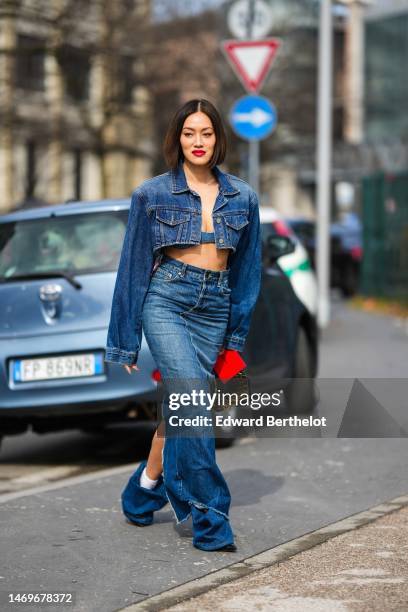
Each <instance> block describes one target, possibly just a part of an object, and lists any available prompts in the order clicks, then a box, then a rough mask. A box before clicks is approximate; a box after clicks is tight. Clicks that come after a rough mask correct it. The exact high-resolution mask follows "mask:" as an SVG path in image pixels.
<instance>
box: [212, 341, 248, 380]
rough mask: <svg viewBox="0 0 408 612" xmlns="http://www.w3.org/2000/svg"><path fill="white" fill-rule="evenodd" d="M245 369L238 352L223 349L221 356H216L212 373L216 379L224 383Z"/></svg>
mask: <svg viewBox="0 0 408 612" xmlns="http://www.w3.org/2000/svg"><path fill="white" fill-rule="evenodd" d="M245 368H246V363H245V361H244V360H243V359H242V357H241V355H240V354H239V352H238V351H235V350H233V349H225V351H224V352H223V353H222V354H221V355H218V359H217V361H216V362H215V365H214V372H215V373H216V374H217V376H218V378H219V379H220V380H221V381H222V382H223V383H225V382H228V381H229V380H230V379H231V378H233V377H234V376H235V375H236V374H238V372H241V370H243V369H245Z"/></svg>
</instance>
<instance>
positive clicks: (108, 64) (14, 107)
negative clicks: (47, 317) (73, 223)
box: [0, 0, 153, 213]
mask: <svg viewBox="0 0 408 612" xmlns="http://www.w3.org/2000/svg"><path fill="white" fill-rule="evenodd" d="M148 21H149V0H146V1H145V0H137V1H136V0H131V1H130V2H129V0H118V1H117V2H109V0H90V1H89V2H80V1H79V0H3V2H2V3H1V6H0V176H1V181H0V213H4V212H7V211H9V210H12V209H14V208H17V207H20V206H22V205H29V204H30V203H31V204H32V203H35V202H36V201H37V200H39V201H41V202H44V203H57V202H62V201H65V200H67V199H87V200H92V199H99V198H104V197H123V196H128V195H129V194H130V193H131V191H132V189H133V188H134V186H135V184H137V183H138V182H140V181H141V180H143V179H144V178H146V177H148V176H149V175H150V173H151V165H152V159H153V148H152V135H151V131H150V127H151V117H150V114H151V110H150V109H151V100H150V95H149V92H148V90H147V88H146V83H145V80H146V75H145V66H144V60H143V58H144V51H143V47H144V44H145V43H146V41H145V38H144V37H145V36H146V32H147V31H148V28H146V25H147V23H148Z"/></svg>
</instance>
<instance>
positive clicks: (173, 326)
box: [142, 255, 234, 550]
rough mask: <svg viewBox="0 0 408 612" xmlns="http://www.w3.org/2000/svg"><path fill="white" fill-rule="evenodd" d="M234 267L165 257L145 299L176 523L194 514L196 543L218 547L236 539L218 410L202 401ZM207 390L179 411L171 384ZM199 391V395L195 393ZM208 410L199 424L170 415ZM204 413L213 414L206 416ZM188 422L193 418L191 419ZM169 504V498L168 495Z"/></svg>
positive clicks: (166, 483) (166, 479)
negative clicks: (219, 457) (221, 460)
mask: <svg viewBox="0 0 408 612" xmlns="http://www.w3.org/2000/svg"><path fill="white" fill-rule="evenodd" d="M228 275H229V270H220V271H218V272H216V271H212V270H205V269H203V268H199V267H196V266H192V265H190V264H185V263H183V262H181V261H179V260H177V259H173V258H171V257H168V256H166V255H162V257H161V261H160V265H159V266H158V267H157V269H155V270H154V272H153V274H152V277H151V282H150V286H149V290H148V292H147V295H146V298H145V301H144V305H143V315H142V324H143V331H144V335H145V338H146V341H147V343H148V346H149V348H150V351H151V353H152V356H153V358H154V360H155V362H156V365H157V367H158V369H159V370H160V373H161V377H162V380H163V384H164V385H165V386H167V388H168V393H165V394H164V400H163V406H162V409H163V420H164V423H165V425H166V434H165V441H164V447H163V491H162V493H163V496H164V495H165V496H166V497H167V499H168V501H169V502H170V504H171V506H172V508H173V510H174V513H175V516H176V519H177V522H182V521H184V520H186V519H187V518H188V517H189V516H190V515H191V516H192V524H193V535H194V539H193V544H194V545H195V546H197V547H198V548H201V549H203V550H215V549H217V548H220V547H222V546H224V545H226V544H232V543H233V541H234V536H233V533H232V530H231V526H230V522H229V507H230V502H231V496H230V492H229V489H228V486H227V483H226V481H225V479H224V477H223V475H222V473H221V471H220V469H219V467H218V465H217V463H216V457H215V440H214V432H213V429H212V426H211V424H209V422H210V419H211V417H212V412H211V411H209V410H208V407H209V406H208V404H207V403H206V401H203V397H205V393H210V392H211V386H210V385H211V379H214V376H215V374H214V371H213V367H214V364H215V362H216V360H217V357H218V354H219V352H220V350H221V348H222V346H223V342H224V338H225V334H226V329H227V323H228V318H229V311H230V293H231V289H230V288H229V285H228ZM175 389H177V390H182V391H184V392H190V395H189V396H188V397H193V396H192V395H191V391H193V390H195V391H197V392H199V391H203V392H204V393H203V394H202V395H201V401H200V402H197V401H196V402H193V401H191V402H190V403H187V404H186V402H184V405H183V406H180V407H179V409H177V410H175V409H174V407H171V402H169V397H170V395H169V394H170V392H171V391H172V390H173V391H174V390H175ZM197 397H198V396H196V398H197ZM175 415H177V417H180V418H178V419H173V421H174V420H176V422H177V421H180V419H181V418H183V419H184V418H190V417H194V416H196V417H197V416H202V417H203V419H199V421H202V423H201V424H200V425H195V426H193V427H191V426H188V425H187V426H177V425H176V426H171V427H170V426H169V419H170V417H172V416H173V417H174V416H175ZM204 417H207V418H206V419H205V418H204ZM187 422H188V421H187ZM163 502H164V499H163Z"/></svg>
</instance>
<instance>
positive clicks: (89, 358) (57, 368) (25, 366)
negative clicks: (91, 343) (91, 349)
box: [13, 353, 103, 383]
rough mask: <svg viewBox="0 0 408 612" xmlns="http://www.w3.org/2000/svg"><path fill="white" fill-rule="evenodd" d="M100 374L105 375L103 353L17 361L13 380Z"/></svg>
mask: <svg viewBox="0 0 408 612" xmlns="http://www.w3.org/2000/svg"><path fill="white" fill-rule="evenodd" d="M98 374H103V355H102V353H81V354H78V355H59V356H58V357H40V358H38V359H16V360H15V361H14V363H13V380H14V382H16V383H20V382H34V381H37V380H55V379H58V378H77V377H85V376H97V375H98Z"/></svg>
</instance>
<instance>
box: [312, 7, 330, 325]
mask: <svg viewBox="0 0 408 612" xmlns="http://www.w3.org/2000/svg"><path fill="white" fill-rule="evenodd" d="M332 67H333V33H332V3H331V0H322V2H321V4H320V33H319V86H318V97H319V100H318V116H317V125H318V139H317V140H318V141H317V175H318V176H317V227H316V232H317V235H316V241H317V253H316V272H317V285H318V313H317V320H318V325H319V327H321V328H322V327H326V326H327V324H328V323H329V320H330V259H331V253H330V239H329V234H330V231H329V228H330V202H331V152H332V151H331V145H332V116H331V115H332Z"/></svg>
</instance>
